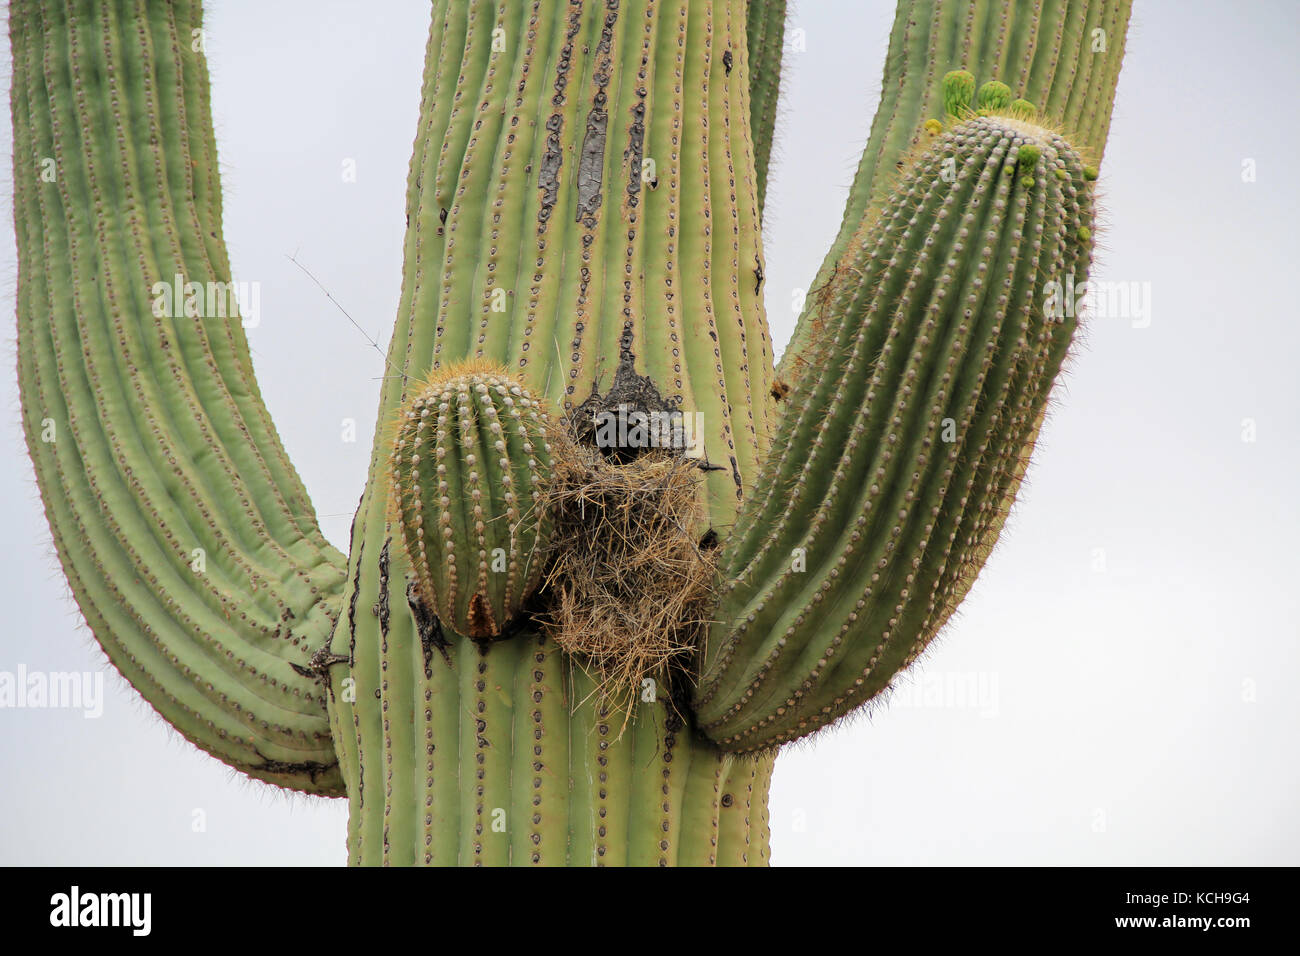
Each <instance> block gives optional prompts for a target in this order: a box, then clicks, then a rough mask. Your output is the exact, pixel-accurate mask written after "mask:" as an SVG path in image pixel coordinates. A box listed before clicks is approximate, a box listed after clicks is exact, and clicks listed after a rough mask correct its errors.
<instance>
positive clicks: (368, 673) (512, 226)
mask: <svg viewBox="0 0 1300 956" xmlns="http://www.w3.org/2000/svg"><path fill="white" fill-rule="evenodd" d="M740 8H741V4H740V2H739V0H732V2H731V3H729V4H727V5H724V6H721V7H720V8H719V9H718V10H714V11H710V10H709V9H707V7H705V6H702V5H688V4H686V3H683V2H681V0H668V2H665V0H631V2H612V0H570V2H568V3H565V4H548V3H545V2H536V0H534V2H513V0H506V2H494V3H481V2H480V3H473V4H460V3H451V2H444V3H439V4H437V5H435V9H434V11H433V22H432V28H431V33H430V40H429V44H428V59H427V63H426V69H425V80H424V89H423V93H422V104H421V111H420V124H419V128H418V130H417V136H416V144H415V150H414V156H413V159H412V163H411V170H410V179H409V188H408V215H409V224H410V225H409V228H408V232H407V239H406V257H405V263H404V281H403V291H402V297H401V301H400V305H399V312H398V322H397V328H396V330H395V334H394V337H393V344H392V346H391V348H390V355H389V361H390V363H391V365H392V366H393V367H395V368H397V369H401V370H403V371H404V372H405V375H406V378H405V379H403V378H402V377H401V376H400V375H394V376H392V377H390V378H388V379H387V380H386V382H385V386H384V390H383V402H382V408H381V412H380V426H381V427H380V428H379V429H378V431H379V434H378V435H377V437H376V444H375V452H374V456H375V457H374V466H373V468H372V476H377V477H372V483H371V486H370V487H369V489H368V490H367V493H366V495H365V497H364V498H363V500H362V503H361V507H360V509H359V511H358V515H357V520H356V522H355V524H354V529H353V555H352V559H351V563H350V568H349V572H350V576H349V593H348V599H347V602H346V604H345V608H346V609H347V611H346V613H345V615H344V620H343V622H342V623H341V626H340V627H339V628H338V630H337V631H336V633H335V636H334V640H333V641H332V643H331V647H330V651H331V652H332V653H333V654H335V655H338V656H339V658H341V660H340V661H339V662H337V663H335V664H334V665H333V666H331V667H330V678H331V680H330V687H331V690H332V698H331V716H332V718H333V725H334V727H335V729H336V732H337V733H338V734H339V736H340V738H341V742H340V750H341V751H342V752H344V753H345V754H347V755H348V756H347V759H345V760H344V761H343V767H344V769H345V771H346V773H347V785H348V792H349V796H350V797H351V800H352V810H353V823H352V824H351V825H350V829H349V859H350V860H351V861H352V862H354V863H381V862H391V863H399V862H406V861H408V860H409V861H414V862H417V863H420V862H424V863H432V864H435V865H436V864H453V863H459V864H462V865H472V864H474V863H485V864H487V863H503V862H509V863H511V864H524V865H532V864H537V865H556V864H563V863H570V864H585V865H591V864H598V865H616V864H625V863H628V862H645V863H649V864H652V865H658V864H659V863H660V862H661V861H662V862H664V863H666V864H675V863H681V862H704V863H732V864H737V863H740V862H742V859H743V858H746V855H747V854H749V853H750V852H751V851H752V849H753V848H754V847H756V846H760V845H761V846H765V845H766V844H765V842H764V841H765V836H764V835H762V834H760V833H758V832H757V831H756V832H754V833H750V832H749V830H750V825H749V824H748V823H746V822H745V819H744V818H743V817H742V818H741V819H740V820H732V819H731V818H729V823H730V828H729V831H728V832H729V833H732V834H733V835H734V838H735V839H734V840H733V841H732V842H730V843H729V844H728V847H727V848H725V849H724V848H720V847H719V845H718V839H719V836H718V834H719V828H718V815H719V814H720V813H721V810H720V804H719V801H720V795H719V791H718V788H719V785H720V784H719V767H720V766H721V761H722V760H723V758H722V757H721V756H720V755H719V754H718V753H717V751H716V750H714V749H713V748H712V746H711V745H709V744H707V743H706V742H704V741H703V740H701V739H700V738H699V737H698V736H697V735H696V734H695V733H694V732H693V731H692V730H691V729H690V728H689V727H688V726H685V725H684V724H682V722H681V719H680V717H679V716H678V715H676V712H675V711H674V710H672V707H673V705H672V703H671V702H670V701H669V699H668V697H667V693H666V690H662V691H661V692H660V694H659V695H658V696H657V697H656V699H654V700H652V701H650V700H647V701H641V702H640V703H638V705H637V712H636V714H635V715H634V717H633V719H632V720H631V721H630V722H628V723H627V724H626V726H625V725H624V716H625V715H624V714H623V713H622V712H620V711H616V710H612V709H611V708H610V707H609V705H608V704H607V703H604V702H603V701H602V700H601V698H600V696H599V694H598V693H597V692H596V687H595V685H594V683H593V681H592V679H591V677H589V676H588V675H586V674H585V673H583V671H582V669H581V664H580V663H578V662H575V661H573V660H572V659H571V658H569V657H567V656H566V655H564V654H563V653H562V652H561V651H560V650H559V648H558V647H556V645H555V644H554V643H553V642H552V641H551V640H549V639H547V638H545V637H542V636H540V635H537V634H535V633H532V632H530V631H528V630H524V631H522V632H516V633H512V634H511V635H510V636H509V637H506V638H502V639H498V640H486V639H484V640H480V641H477V642H476V641H474V640H471V639H469V638H468V637H466V636H462V635H459V634H457V633H455V629H454V628H452V627H450V626H448V622H447V621H446V620H443V621H441V622H437V621H434V620H432V618H431V617H430V618H429V619H428V620H417V618H418V615H414V616H413V614H412V612H411V610H410V609H409V608H408V606H407V589H408V586H409V585H410V583H411V582H412V581H413V580H415V578H416V577H418V575H415V574H414V573H413V572H414V571H416V570H418V569H417V568H413V566H412V563H411V560H410V558H409V557H408V554H407V551H408V549H404V548H401V547H398V541H399V537H398V529H397V528H396V526H395V525H394V524H392V523H390V520H389V519H390V517H391V516H393V515H395V514H402V515H404V516H405V517H404V519H403V520H407V521H409V520H412V519H413V518H414V517H415V514H416V512H415V511H412V510H411V509H409V508H408V509H406V510H405V511H403V510H402V509H394V508H393V507H392V506H391V504H390V502H389V501H388V491H387V487H388V484H389V475H390V470H391V469H390V459H389V453H390V451H391V449H392V447H393V446H392V436H393V434H394V431H393V423H394V420H395V416H396V415H397V414H399V413H398V409H399V408H405V409H409V408H410V407H411V406H412V403H413V402H414V401H415V396H416V386H417V385H418V384H419V382H420V381H421V380H422V379H423V378H424V377H425V376H426V375H427V373H428V372H429V371H430V369H432V368H437V369H439V370H440V372H439V374H443V373H444V372H447V371H450V370H452V369H455V368H460V367H461V365H460V363H463V362H465V361H467V360H469V361H478V362H485V363H492V364H498V365H504V366H505V367H506V369H507V370H508V371H510V372H511V373H513V374H517V375H520V376H522V378H523V379H524V380H525V381H526V382H527V384H528V387H529V389H530V390H532V391H533V392H534V394H535V395H537V396H538V397H539V398H544V399H545V402H546V403H547V404H549V411H550V413H551V414H553V415H554V414H556V413H558V412H560V411H562V410H563V409H564V407H565V405H566V404H567V405H569V406H573V405H576V404H577V403H578V402H581V401H582V400H583V399H585V398H586V396H587V394H588V393H589V390H590V389H591V387H592V381H593V379H597V378H599V380H600V382H601V387H602V388H606V387H608V385H609V384H610V381H611V379H612V376H613V372H614V369H615V368H616V367H617V366H618V363H619V360H620V358H622V357H623V356H624V355H632V356H635V365H636V368H637V371H638V372H643V373H649V374H652V375H653V376H654V379H655V382H656V384H657V386H658V387H659V388H660V390H661V392H662V393H663V395H664V396H665V397H666V398H674V399H678V400H680V401H681V403H682V407H683V408H684V409H686V410H691V411H694V410H702V411H705V412H706V428H707V429H708V436H706V441H707V443H708V448H709V454H710V457H711V460H713V461H716V462H717V463H718V464H721V465H722V466H723V469H722V471H720V472H713V473H711V474H712V475H713V477H712V479H711V480H712V481H713V482H714V485H715V491H714V494H713V500H714V501H715V503H717V507H718V508H719V509H720V510H719V511H718V512H717V514H718V515H719V516H726V515H728V514H730V513H731V512H732V511H733V510H734V508H735V507H736V500H737V488H738V487H739V486H738V484H737V476H738V475H739V476H741V480H742V481H743V480H745V478H746V477H747V476H749V475H752V474H753V473H755V472H756V470H757V459H758V450H759V448H760V443H759V439H758V435H759V433H760V431H761V429H760V428H759V419H757V418H751V416H750V414H749V412H748V408H749V404H750V395H749V392H750V391H751V390H754V389H759V388H763V389H766V388H767V387H768V382H769V380H770V379H769V376H770V361H771V360H770V348H768V347H767V344H766V343H767V337H766V329H765V327H764V322H763V315H762V311H761V308H759V307H758V304H757V303H758V295H757V294H756V293H755V289H754V275H753V268H752V267H753V263H754V262H755V261H760V260H761V248H760V246H759V239H758V229H757V218H758V213H757V208H758V207H757V199H756V192H755V188H754V184H753V178H754V177H753V173H752V163H753V160H752V146H751V145H750V142H749V139H748V134H747V132H746V130H745V123H744V122H741V121H733V120H732V114H735V115H736V116H737V117H743V112H744V111H745V110H747V109H748V103H747V96H748V87H747V83H748V79H747V76H748V73H747V53H746V49H745V41H744V37H743V28H744V20H743V18H742V17H741V16H740V12H739V11H740ZM494 31H499V32H496V33H495V37H496V38H500V41H501V42H499V43H498V46H499V47H500V48H499V49H495V50H494V49H493V40H494ZM727 51H729V52H730V54H731V56H730V57H729V60H730V62H731V71H730V74H728V73H727V71H726V69H725V68H724V66H723V63H722V54H723V53H724V52H727ZM646 158H652V159H654V160H655V164H656V166H657V171H658V177H657V182H649V181H644V180H643V177H642V172H641V171H642V168H643V167H642V162H643V160H644V159H646ZM706 205H707V208H708V210H709V222H708V229H707V231H706V229H705V228H704V226H703V224H702V218H701V213H700V210H701V209H702V208H704V207H705V206H706ZM444 210H445V216H444ZM684 236H685V237H689V241H690V243H691V244H692V248H691V249H689V250H682V249H681V248H679V245H678V244H679V243H680V242H682V240H683V237H684ZM737 274H738V276H739V277H738V278H737ZM498 290H499V291H500V293H501V294H500V295H496V294H495V293H497V292H498ZM502 300H504V302H505V311H503V312H502V311H494V310H493V303H494V301H495V302H500V301H502ZM706 306H707V309H708V311H707V312H706V311H705V309H706ZM710 333H712V334H710ZM691 336H695V338H690V337H691ZM688 338H689V341H688ZM755 343H758V345H757V347H756V346H755ZM751 353H752V357H751ZM751 361H752V362H754V363H759V364H758V365H757V366H754V367H751ZM756 407H757V408H759V411H758V412H756V414H761V407H765V406H761V407H760V406H756ZM452 417H453V418H454V417H456V416H452ZM461 420H467V419H465V418H464V417H463V416H462V417H461ZM737 422H738V423H739V424H737ZM733 429H734V431H733ZM472 431H473V434H472V435H466V434H463V433H462V432H463V429H460V428H459V427H457V428H452V429H450V431H449V433H448V435H447V436H446V437H445V442H444V448H445V451H446V454H447V455H452V454H466V453H470V452H471V451H473V453H475V454H476V455H481V454H482V452H483V450H484V449H485V448H486V446H485V445H484V439H483V437H482V432H481V429H479V428H478V427H477V426H476V427H475V429H473V430H472ZM435 437H436V436H433V435H432V433H431V434H430V437H429V438H428V439H427V441H429V442H432V441H433V440H434V438H435ZM728 440H730V444H728V443H727V442H728ZM421 447H422V448H423V447H425V446H424V445H422V446H421ZM475 449H476V450H475ZM421 454H423V452H421ZM733 459H734V463H733ZM421 464H423V459H422V461H421ZM412 474H414V472H412ZM419 480H420V483H421V493H422V494H427V493H428V489H427V488H426V487H425V486H426V485H427V484H429V481H428V480H427V479H426V478H425V477H421V478H420V479H419ZM435 480H436V479H435ZM494 480H495V479H493V478H492V476H491V475H489V474H486V473H485V474H481V475H479V476H478V479H477V481H478V485H477V486H473V487H472V485H473V481H472V480H471V479H470V478H469V477H468V473H466V475H464V476H462V478H460V479H458V481H459V482H460V485H459V490H458V492H457V494H455V495H453V494H452V491H453V489H452V488H451V487H450V479H448V481H449V487H448V489H447V497H448V498H449V499H451V498H459V497H460V495H461V494H462V493H463V495H464V496H466V502H467V503H466V507H467V508H472V505H471V504H470V502H472V500H473V499H472V491H473V490H474V487H477V489H478V491H479V494H480V499H479V500H480V501H482V502H487V501H488V500H489V498H492V500H493V501H494V503H495V498H493V496H494V495H495V494H496V493H497V491H498V490H499V489H496V487H495V484H494ZM484 509H485V514H484V516H483V517H484V518H485V519H486V518H487V514H486V505H484ZM420 514H422V515H423V519H424V520H425V521H427V520H430V517H429V512H428V511H427V510H421V511H420ZM465 516H466V517H464V518H463V519H462V525H463V527H462V532H464V533H463V534H461V535H459V536H456V540H457V541H459V542H461V547H464V546H465V545H464V542H465V541H470V547H469V551H470V552H472V553H471V554H468V557H469V558H470V559H471V563H472V564H473V565H474V568H476V569H478V570H476V571H473V572H472V574H473V575H474V576H477V575H478V574H479V572H480V571H481V568H480V567H479V563H478V559H479V557H480V555H479V554H478V553H477V552H478V551H479V550H483V548H482V546H477V547H476V546H474V544H473V540H475V539H474V533H473V528H472V527H471V525H472V524H473V522H474V521H475V520H476V515H474V514H471V513H470V511H466V512H465ZM466 521H467V522H468V524H465V522H466ZM390 539H391V540H390ZM386 544H387V545H388V549H387V551H386V552H385V545H386ZM414 553H415V554H416V555H417V562H418V561H419V560H421V559H419V558H418V554H419V549H418V548H417V549H416V550H415V552H414ZM425 554H426V557H427V561H428V562H429V564H430V566H432V564H433V562H434V558H433V556H432V554H431V553H430V552H429V550H428V548H427V547H426V548H425ZM459 557H461V556H460V555H458V559H459ZM431 570H432V567H431ZM470 574H471V571H470V570H469V569H468V568H467V569H466V570H463V571H458V572H457V580H458V581H459V584H460V586H461V587H462V588H463V587H465V586H467V585H466V581H467V580H468V578H467V575H470ZM475 579H476V580H479V583H480V585H481V580H480V579H479V578H478V577H476V578H475ZM489 580H491V579H490V578H489ZM385 609H386V610H385ZM448 616H449V617H450V616H451V615H448ZM349 681H351V684H350V686H351V687H352V688H353V689H354V692H355V693H354V694H353V695H348V694H346V693H345V690H346V687H347V686H349V685H348V682H349ZM403 709H409V710H410V711H411V714H410V716H411V718H412V720H411V723H410V726H409V727H407V726H398V724H397V723H396V717H397V716H398V715H400V714H401V713H402V711H403ZM404 754H408V755H409V759H410V760H411V762H412V764H413V767H412V769H411V771H410V772H406V771H404V770H402V769H401V768H400V767H399V766H398V764H399V762H400V760H401V759H402V758H403V755H404ZM753 763H754V761H752V760H741V761H739V762H737V761H734V760H732V761H730V763H729V764H728V765H729V766H730V765H735V766H738V767H740V768H742V770H741V771H738V772H743V773H744V774H745V775H746V779H748V778H749V777H753V776H755V775H754V774H753V773H752V772H751V771H750V769H749V768H750V767H751V765H752V764H753ZM732 816H733V817H734V816H735V815H732ZM753 819H755V820H757V819H758V817H757V816H755V817H753ZM401 841H408V843H409V844H410V845H409V846H405V847H403V846H399V843H400V842H401Z"/></svg>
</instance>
